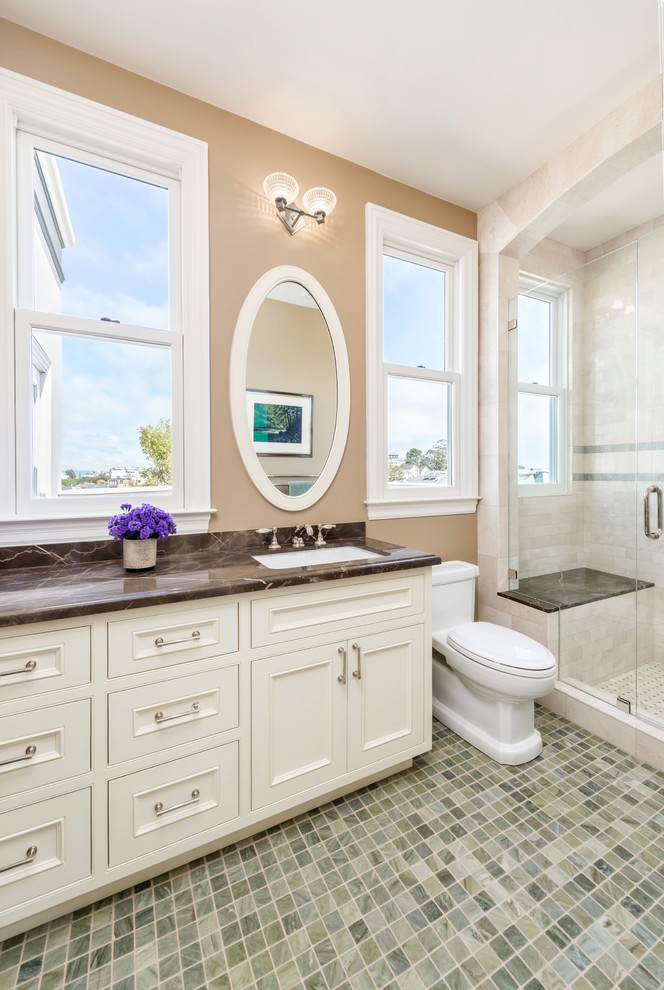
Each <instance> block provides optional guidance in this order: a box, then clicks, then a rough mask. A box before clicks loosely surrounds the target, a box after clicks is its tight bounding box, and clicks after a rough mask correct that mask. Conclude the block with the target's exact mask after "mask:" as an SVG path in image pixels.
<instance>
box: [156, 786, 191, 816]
mask: <svg viewBox="0 0 664 990" xmlns="http://www.w3.org/2000/svg"><path fill="white" fill-rule="evenodd" d="M200 799H201V792H200V791H199V789H198V788H197V787H194V789H193V791H192V792H191V801H183V802H182V804H174V805H173V807H172V808H164V806H163V804H162V803H161V801H157V803H156V804H155V806H154V810H155V812H156V814H157V815H169V814H170V813H171V811H179V810H180V808H188V807H189V805H190V804H197V803H198V802H199V801H200Z"/></svg>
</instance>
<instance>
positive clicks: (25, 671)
mask: <svg viewBox="0 0 664 990" xmlns="http://www.w3.org/2000/svg"><path fill="white" fill-rule="evenodd" d="M36 666H37V661H36V660H28V662H27V663H26V665H25V667H19V669H18V670H4V671H3V672H2V673H1V674H0V677H13V676H14V674H29V673H30V672H31V671H33V670H34V669H35V667H36ZM30 848H31V849H32V846H31V847H30ZM5 869H6V870H10V869H11V867H10V866H6V867H5Z"/></svg>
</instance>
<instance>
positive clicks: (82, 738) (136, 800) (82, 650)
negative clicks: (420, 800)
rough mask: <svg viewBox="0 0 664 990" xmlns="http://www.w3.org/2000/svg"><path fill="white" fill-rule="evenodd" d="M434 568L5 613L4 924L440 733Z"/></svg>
mask: <svg viewBox="0 0 664 990" xmlns="http://www.w3.org/2000/svg"><path fill="white" fill-rule="evenodd" d="M429 608H430V577H429V570H428V568H415V569H412V570H408V569H406V570H403V571H392V572H389V573H385V574H373V575H370V576H367V577H358V578H345V579H344V580H336V581H324V582H320V583H314V584H303V585H301V586H298V587H295V588H294V587H287V588H276V589H275V588H270V589H269V590H265V591H260V592H252V593H248V594H244V595H235V596H230V595H229V596H226V597H224V596H222V597H219V598H216V599H212V598H210V599H204V600H201V601H190V602H183V603H178V604H177V605H175V606H173V605H160V606H152V607H142V608H136V609H135V610H132V611H131V614H129V615H128V614H127V613H126V612H121V613H120V612H109V613H100V614H99V615H94V616H90V617H88V618H87V620H86V622H85V623H83V622H82V621H81V620H80V619H71V620H59V621H56V622H53V623H42V624H39V623H36V624H33V625H31V626H26V627H24V628H23V629H22V630H20V631H17V630H16V628H7V629H0V940H2V939H4V938H8V937H10V936H11V935H14V934H16V933H18V932H20V931H22V930H25V929H26V928H29V927H31V926H32V925H35V924H41V923H43V922H45V921H48V920H50V919H51V918H55V917H57V916H59V915H61V914H64V913H66V912H67V911H71V910H76V909H77V908H80V907H82V906H83V905H85V904H88V903H90V902H92V901H94V900H95V899H97V898H98V897H99V896H104V897H105V896H108V895H109V894H111V893H113V892H114V891H117V890H120V889H123V888H125V887H127V886H129V885H130V884H131V883H132V882H133V881H134V879H135V878H137V877H138V876H141V877H145V876H148V875H150V874H151V873H152V872H153V873H154V874H157V873H160V872H163V871H164V870H167V869H170V868H172V867H175V866H177V865H180V864H181V863H184V862H187V860H190V859H193V858H195V857H198V856H200V855H203V854H205V853H206V852H210V851H212V850H213V849H219V848H220V847H222V846H224V845H227V844H229V843H231V842H234V841H236V840H237V839H239V838H241V837H243V836H246V835H249V834H251V833H252V832H257V831H260V830H261V829H264V828H268V827H270V826H272V825H274V824H276V823H277V822H279V821H283V820H285V819H287V818H289V817H290V816H291V815H292V814H293V813H294V811H295V809H297V810H298V811H299V810H302V809H303V808H305V807H315V806H316V805H317V804H320V803H322V802H324V801H325V800H327V799H329V798H331V797H333V796H335V797H336V796H338V795H340V794H343V793H347V792H349V791H352V790H354V789H355V788H357V787H359V786H362V785H363V784H366V783H369V782H370V781H372V780H376V779H378V778H379V777H381V776H386V775H387V774H389V773H390V772H392V771H393V770H394V769H395V768H402V767H404V766H407V765H408V762H409V761H410V760H411V759H412V758H413V757H414V756H416V755H417V754H418V753H423V752H425V751H426V750H427V749H429V748H430V746H431V683H430V681H431V670H430V664H431V650H430V641H431V627H430V618H429Z"/></svg>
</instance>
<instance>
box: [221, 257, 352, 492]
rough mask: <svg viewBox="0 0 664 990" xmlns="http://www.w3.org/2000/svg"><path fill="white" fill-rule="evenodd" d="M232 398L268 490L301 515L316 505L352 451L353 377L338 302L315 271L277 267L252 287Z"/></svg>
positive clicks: (238, 339) (245, 444)
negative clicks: (348, 446) (349, 437)
mask: <svg viewBox="0 0 664 990" xmlns="http://www.w3.org/2000/svg"><path fill="white" fill-rule="evenodd" d="M230 398H231V416H232V420H233V430H234V431H235V438H236V440H237V444H238V448H239V451H240V454H241V456H242V460H243V461H244V465H245V467H246V469H247V471H248V473H249V476H250V477H251V479H252V481H253V482H254V484H255V485H256V487H257V488H258V490H259V491H260V492H261V494H262V495H264V496H265V498H266V499H267V500H268V501H269V502H271V503H272V505H275V506H277V507H278V508H281V509H288V510H290V511H293V512H296V511H299V510H300V509H306V508H308V507H309V506H310V505H313V504H314V503H315V502H317V501H318V499H319V498H321V496H322V495H323V494H324V493H325V492H326V491H327V489H328V487H329V485H330V483H331V482H332V479H333V478H334V476H335V474H336V472H337V469H338V467H339V464H340V462H341V457H342V455H343V451H344V447H345V445H346V437H347V434H348V420H349V414H350V375H349V370H348V354H347V352H346V342H345V340H344V336H343V332H342V330H341V324H340V323H339V319H338V317H337V314H336V312H335V309H334V306H333V305H332V302H331V301H330V298H329V296H328V295H327V293H326V292H325V290H324V289H323V287H322V286H321V285H320V283H319V282H318V281H317V280H316V279H315V278H313V276H311V275H309V273H308V272H305V271H303V270H302V269H300V268H294V267H291V266H282V267H280V268H273V269H272V270H271V271H269V272H267V273H266V274H265V275H263V277H262V278H260V279H259V280H258V282H257V283H256V284H255V285H254V287H253V288H252V290H251V291H250V293H249V295H248V296H247V298H246V300H245V302H244V305H243V306H242V309H241V310H240V315H239V317H238V321H237V325H236V327H235V335H234V337H233V346H232V349H231V367H230Z"/></svg>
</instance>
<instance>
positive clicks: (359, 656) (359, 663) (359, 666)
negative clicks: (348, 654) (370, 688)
mask: <svg viewBox="0 0 664 990" xmlns="http://www.w3.org/2000/svg"><path fill="white" fill-rule="evenodd" d="M353 649H354V650H357V670H354V671H353V677H355V678H357V680H358V681H361V680H362V647H361V646H359V645H358V644H357V643H353Z"/></svg>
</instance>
